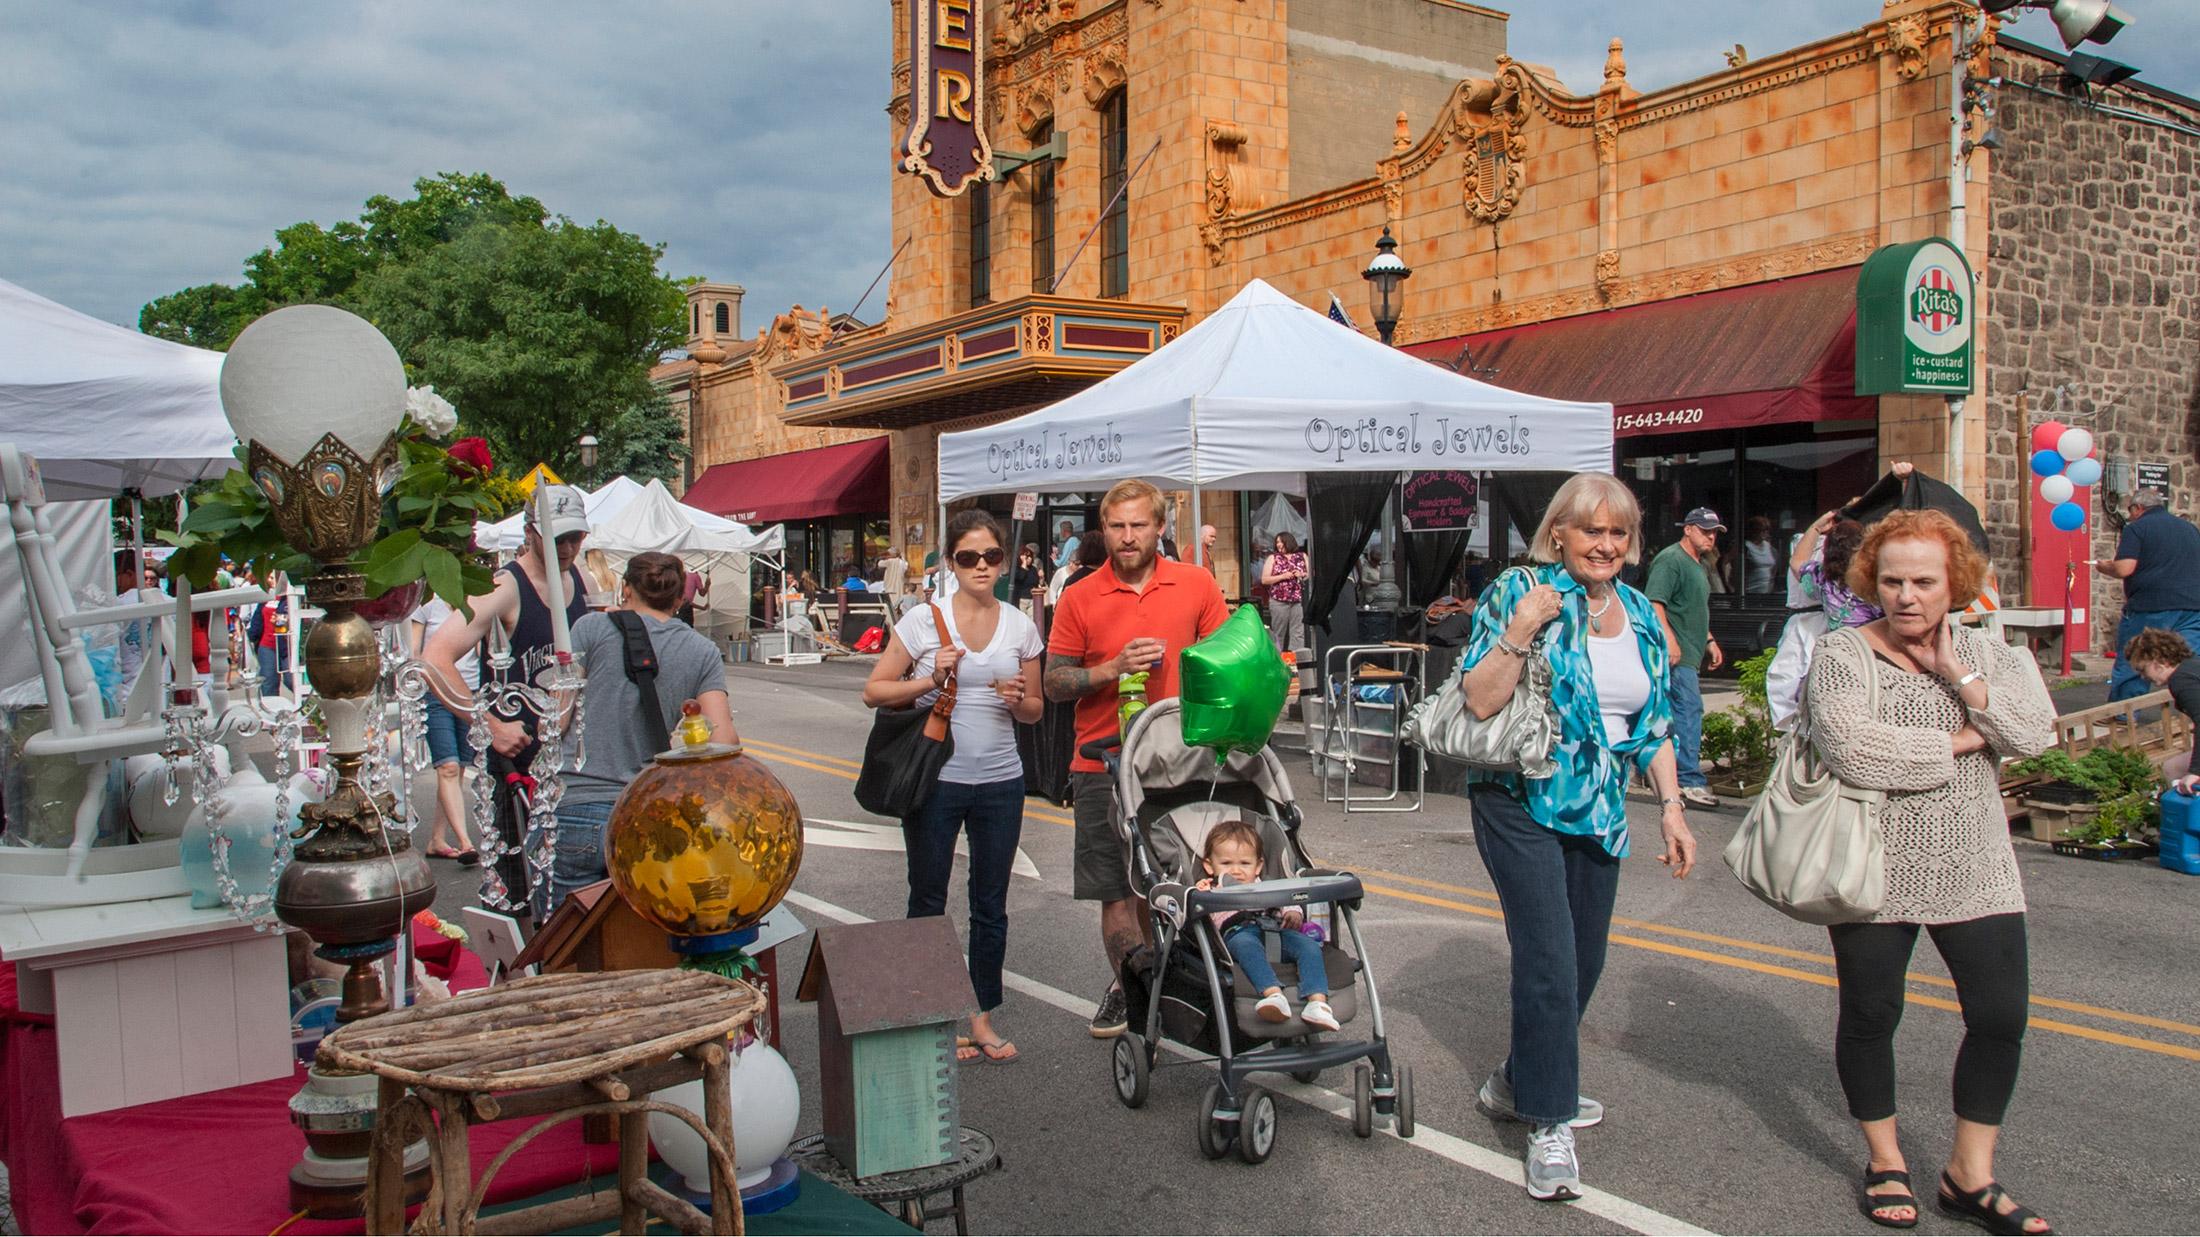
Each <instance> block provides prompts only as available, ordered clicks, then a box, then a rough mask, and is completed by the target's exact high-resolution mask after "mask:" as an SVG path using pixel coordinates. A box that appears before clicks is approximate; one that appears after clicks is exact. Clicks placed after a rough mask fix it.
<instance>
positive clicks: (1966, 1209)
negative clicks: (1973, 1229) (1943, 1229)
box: [1940, 1172, 2055, 1237]
mask: <svg viewBox="0 0 2200 1237" xmlns="http://www.w3.org/2000/svg"><path fill="white" fill-rule="evenodd" d="M2005 1200H2006V1201H2007V1202H2008V1203H2009V1205H2010V1210H2008V1211H2003V1210H2002V1209H2001V1204H2002V1202H2003V1201H2005ZM1940 1210H1941V1213H1942V1214H1944V1215H1946V1216H1947V1217H1948V1218H1950V1219H1952V1220H1968V1221H1970V1222H1971V1223H1973V1224H1976V1225H1978V1226H1979V1227H1981V1228H1983V1229H1985V1230H1986V1231H1987V1232H1989V1233H1993V1234H1995V1237H2051V1235H2052V1234H2053V1233H2054V1231H2055V1226H2054V1225H2052V1224H2049V1225H2048V1226H2047V1227H2046V1228H2040V1229H2032V1228H2026V1227H2025V1225H2026V1224H2027V1223H2029V1222H2031V1221H2033V1220H2038V1221H2040V1222H2041V1223H2043V1224H2046V1223H2047V1221H2046V1219H2045V1217H2043V1216H2041V1215H2040V1213H2038V1212H2036V1211H2034V1210H2032V1209H2031V1208H2030V1207H2027V1206H2025V1205H2024V1204H2022V1203H2020V1202H2018V1201H2017V1200H2015V1199H2013V1198H2010V1197H2009V1191H2007V1190H2004V1189H2002V1188H2001V1183H2000V1182H1999V1181H1989V1182H1987V1183H1986V1188H1985V1189H1982V1190H1972V1191H1965V1190H1963V1189H1962V1188H1960V1187H1959V1186H1957V1185H1956V1183H1955V1178H1953V1177H1950V1176H1949V1175H1948V1174H1947V1173H1945V1172H1943V1173H1941V1174H1940Z"/></svg>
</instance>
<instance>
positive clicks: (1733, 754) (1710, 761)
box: [1699, 649, 1779, 799]
mask: <svg viewBox="0 0 2200 1237" xmlns="http://www.w3.org/2000/svg"><path fill="white" fill-rule="evenodd" d="M1775 652H1776V650H1773V649H1766V650H1765V651H1764V652H1762V653H1759V654H1758V655H1757V656H1755V657H1752V658H1749V659H1748V660H1746V661H1740V662H1736V663H1735V664H1734V668H1735V670H1737V671H1738V672H1740V683H1739V686H1740V688H1741V692H1742V702H1741V703H1740V704H1738V705H1736V706H1734V707H1733V708H1731V709H1721V710H1719V711H1718V712H1716V713H1711V714H1707V715H1706V716H1705V717H1704V719H1703V745H1702V747H1701V749H1700V751H1699V755H1700V757H1701V759H1702V762H1703V764H1704V766H1705V768H1706V773H1707V775H1708V776H1707V777H1706V779H1705V780H1707V781H1709V782H1710V783H1711V788H1712V789H1713V790H1714V791H1717V792H1718V793H1719V794H1722V795H1729V796H1732V797H1734V798H1737V799H1748V798H1751V797H1754V796H1755V795H1756V794H1757V792H1759V791H1760V790H1763V789H1764V785H1765V777H1766V776H1767V775H1768V774H1770V773H1771V772H1772V756H1773V747H1774V744H1775V743H1776V742H1777V740H1778V739H1779V734H1778V732H1776V731H1775V730H1773V728H1772V705H1771V702H1770V700H1769V699H1768V698H1767V697H1766V695H1765V671H1766V670H1767V669H1769V668H1770V667H1771V665H1772V658H1773V654H1774V653H1775Z"/></svg>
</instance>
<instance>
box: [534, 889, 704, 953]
mask: <svg viewBox="0 0 2200 1237" xmlns="http://www.w3.org/2000/svg"><path fill="white" fill-rule="evenodd" d="M679 964H680V955H678V954H676V953H674V952H672V945H671V942H670V940H669V938H667V937H666V936H665V930H664V929H663V928H660V927H658V926H657V925H655V924H653V923H651V922H649V921H648V920H646V919H644V918H642V917H641V916H640V915H637V914H635V913H634V908H633V907H630V906H628V905H627V904H626V899H625V898H622V897H620V896H619V895H618V894H617V893H614V892H613V891H612V889H611V882H610V881H608V880H602V881H597V882H596V883H595V884H593V885H587V886H584V887H582V888H580V889H576V890H574V891H573V895H572V896H571V897H569V898H567V899H566V900H565V901H564V902H563V903H561V904H560V905H559V907H558V909H557V911H556V912H555V913H554V914H552V915H551V916H550V918H549V919H548V920H547V921H545V922H544V923H543V925H542V927H541V929H540V930H539V931H537V932H536V933H535V936H534V939H533V940H530V941H528V942H527V948H525V949H523V950H521V951H520V955H519V957H518V959H517V960H515V961H514V962H513V963H512V969H513V970H514V971H523V970H524V969H525V968H527V967H529V966H535V967H539V968H541V970H542V973H543V974H545V975H550V974H555V973H557V972H559V971H654V970H660V969H665V968H669V967H675V966H678V965H679Z"/></svg>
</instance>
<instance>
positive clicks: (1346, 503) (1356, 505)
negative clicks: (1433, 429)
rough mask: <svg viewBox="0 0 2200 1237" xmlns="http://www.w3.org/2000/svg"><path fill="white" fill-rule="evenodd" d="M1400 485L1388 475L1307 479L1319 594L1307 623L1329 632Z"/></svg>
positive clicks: (1311, 598) (1310, 600) (1309, 604)
mask: <svg viewBox="0 0 2200 1237" xmlns="http://www.w3.org/2000/svg"><path fill="white" fill-rule="evenodd" d="M1395 484H1396V482H1395V478H1393V477H1392V476H1391V474H1389V473H1380V474H1361V473H1348V474H1346V475H1344V476H1337V477H1326V476H1322V475H1320V474H1318V473H1317V474H1314V475H1311V476H1309V477H1307V479H1306V518H1307V524H1308V525H1309V527H1310V528H1311V530H1312V531H1311V533H1310V534H1309V536H1310V538H1311V541H1312V545H1313V547H1314V552H1313V554H1312V555H1310V556H1309V557H1310V558H1311V559H1312V560H1313V565H1314V581H1313V583H1314V590H1313V592H1312V593H1311V594H1309V595H1308V596H1307V598H1306V621H1307V622H1309V623H1312V624H1315V625H1317V626H1320V627H1322V628H1324V629H1326V628H1327V627H1328V626H1329V621H1328V620H1329V612H1330V611H1332V610H1334V609H1336V608H1337V598H1338V596H1339V595H1340V594H1342V593H1343V592H1344V585H1345V581H1347V580H1349V579H1351V578H1352V570H1353V568H1354V567H1356V566H1358V565H1359V562H1360V553H1361V551H1363V550H1365V549H1367V542H1368V539H1369V538H1370V537H1373V536H1374V535H1375V525H1376V523H1377V521H1379V520H1381V519H1382V518H1383V504H1384V503H1385V502H1387V501H1389V499H1390V491H1391V489H1392V488H1393V487H1394V485H1395Z"/></svg>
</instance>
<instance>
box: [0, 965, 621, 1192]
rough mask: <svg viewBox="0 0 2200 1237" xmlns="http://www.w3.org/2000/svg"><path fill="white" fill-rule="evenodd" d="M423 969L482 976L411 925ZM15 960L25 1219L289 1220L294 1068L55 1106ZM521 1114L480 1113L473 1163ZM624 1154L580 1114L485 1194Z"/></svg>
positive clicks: (9, 983) (8, 1099)
mask: <svg viewBox="0 0 2200 1237" xmlns="http://www.w3.org/2000/svg"><path fill="white" fill-rule="evenodd" d="M414 939H415V948H416V949H417V950H418V951H419V953H420V956H421V958H422V959H423V961H425V962H427V963H428V968H429V971H430V972H431V973H433V974H436V975H437V977H438V978H445V977H449V978H451V980H452V985H453V988H454V990H461V991H462V990H465V989H467V988H470V987H480V986H482V984H483V983H485V982H486V976H485V975H484V973H483V971H482V967H481V961H480V959H479V958H476V957H475V956H474V954H473V953H472V951H470V950H465V949H462V948H460V947H459V946H458V945H457V943H456V942H452V941H446V940H442V939H441V938H436V939H435V940H430V939H427V938H426V937H425V936H424V935H422V934H420V933H417V932H416V934H415V938H414ZM14 970H15V968H14V967H13V966H11V965H8V964H5V963H0V1156H4V1157H5V1159H6V1161H7V1165H8V1176H9V1180H10V1182H11V1184H12V1186H13V1190H14V1196H15V1214H16V1218H17V1220H18V1222H19V1223H20V1224H21V1225H22V1226H23V1231H24V1232H26V1233H64V1234H74V1233H145V1234H155V1233H265V1232H269V1231H271V1230H273V1229H274V1228H275V1227H276V1226H277V1225H279V1224H282V1223H283V1222H284V1221H285V1220H288V1219H289V1218H290V1216H291V1213H292V1208H291V1206H290V1182H289V1172H290V1167H291V1165H293V1164H295V1163H297V1161H298V1155H299V1153H300V1152H301V1151H303V1150H304V1149H305V1138H304V1136H303V1135H301V1134H300V1133H299V1132H298V1130H297V1128H296V1127H294V1126H292V1125H291V1123H290V1108H289V1104H290V1097H291V1096H292V1095H293V1094H295V1093H296V1092H297V1090H298V1088H299V1086H300V1085H302V1084H303V1083H304V1081H305V1071H304V1070H303V1069H302V1068H301V1069H300V1070H299V1071H298V1073H297V1075H296V1076H295V1077H292V1078H276V1079H270V1080H269V1081H266V1082H257V1083H252V1084H249V1085H247V1086H242V1087H232V1088H230V1089H228V1090H226V1091H213V1092H208V1093H207V1094H204V1095H190V1096H184V1097H182V1098H180V1099H173V1100H164V1101H162V1102H160V1103H157V1104H142V1105H139V1106H138V1107H135V1108H121V1109H116V1110H114V1111H112V1112H103V1113H93V1114H91V1115H89V1116H82V1117H71V1118H69V1119H68V1120H66V1121H64V1120H61V1099H60V1088H59V1082H58V1079H59V1076H60V1070H59V1064H58V1050H57V1047H56V1044H55V1040H54V1029H53V1024H52V1020H51V1019H47V1018H43V1017H41V1016H39V1015H36V1014H22V1013H19V1012H18V1011H17V1010H16V1001H15V974H14ZM529 1124H531V1123H530V1122H528V1121H503V1122H497V1123H495V1124H491V1125H484V1126H477V1127H475V1135H474V1139H473V1153H474V1169H475V1171H476V1172H479V1171H480V1170H481V1169H482V1168H484V1167H486V1166H487V1164H488V1161H489V1160H490V1159H491V1158H492V1157H493V1156H495V1155H496V1153H497V1152H498V1151H500V1150H502V1149H503V1148H504V1146H505V1145H506V1144H508V1143H509V1142H511V1141H512V1140H513V1139H514V1138H517V1137H518V1136H519V1135H520V1134H521V1133H522V1132H524V1131H525V1130H526V1128H527V1127H528V1125H529ZM617 1165H618V1148H617V1147H616V1146H594V1147H592V1146H588V1145H586V1144H584V1143H583V1142H582V1141H581V1126H580V1123H579V1122H577V1121H573V1122H567V1123H566V1124H564V1125H560V1126H558V1127H556V1128H555V1129H553V1130H551V1131H550V1132H548V1133H546V1134H544V1135H543V1136H542V1137H541V1138H538V1139H536V1140H535V1141H534V1142H532V1143H529V1144H528V1145H527V1147H526V1148H525V1149H524V1150H522V1151H521V1152H520V1153H519V1154H518V1155H516V1156H514V1157H513V1158H512V1161H511V1162H510V1163H509V1164H507V1165H506V1166H505V1167H504V1169H503V1171H501V1172H499V1173H498V1174H497V1178H496V1181H495V1183H494V1184H493V1185H492V1187H491V1189H490V1191H489V1199H490V1201H492V1202H500V1201H506V1200H510V1199H517V1198H524V1197H527V1196H529V1195H532V1194H538V1193H541V1192H542V1191H544V1190H549V1189H554V1188H556V1187H558V1186H561V1185H565V1184H568V1183H570V1182H574V1181H578V1180H581V1179H583V1178H585V1177H589V1176H592V1175H594V1174H597V1173H603V1172H609V1171H611V1170H613V1169H614V1168H616V1167H617ZM286 1231H287V1232H292V1233H305V1234H313V1233H356V1232H359V1231H360V1224H359V1222H358V1221H356V1220H353V1221H333V1222H322V1221H312V1220H301V1221H299V1222H298V1223H296V1224H294V1225H292V1226H291V1227H290V1228H289V1229H287V1230H286Z"/></svg>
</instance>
